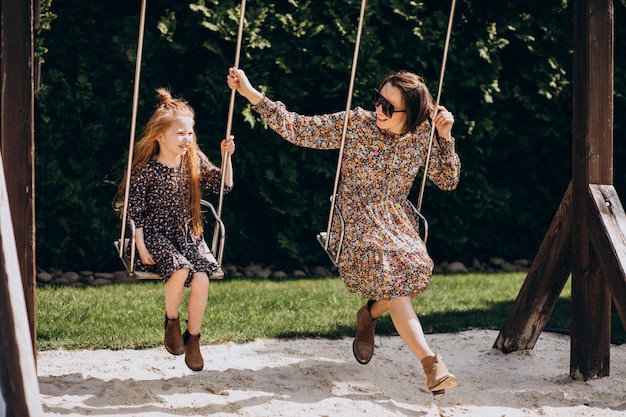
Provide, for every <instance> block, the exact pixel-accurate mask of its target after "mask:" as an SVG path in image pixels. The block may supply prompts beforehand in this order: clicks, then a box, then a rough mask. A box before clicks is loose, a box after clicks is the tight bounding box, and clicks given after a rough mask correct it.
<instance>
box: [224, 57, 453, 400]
mask: <svg viewBox="0 0 626 417" xmlns="http://www.w3.org/2000/svg"><path fill="white" fill-rule="evenodd" d="M227 83H228V86H229V87H230V88H231V89H236V90H237V91H238V92H239V94H241V95H242V96H243V97H245V98H246V99H247V100H248V101H249V102H250V103H251V104H252V106H253V107H252V108H253V109H254V110H255V111H257V112H258V113H259V114H260V115H261V117H262V118H263V120H264V121H265V122H266V123H267V124H268V125H269V126H270V127H271V128H272V129H274V130H275V131H276V132H277V133H278V134H280V135H281V136H282V137H283V138H284V139H286V140H288V141H289V142H291V143H294V144H296V145H299V146H305V147H310V148H317V149H337V148H339V147H340V143H341V136H342V130H343V122H344V116H345V113H344V112H340V113H335V114H327V115H319V116H303V115H300V114H297V113H294V112H290V111H288V110H287V109H286V108H285V105H284V104H283V103H281V102H278V101H271V100H270V99H268V98H267V97H265V96H264V95H263V94H261V93H260V92H259V91H258V90H257V89H255V88H254V87H253V86H252V85H251V84H250V82H249V80H248V78H247V76H246V74H245V73H244V72H243V71H242V70H240V69H237V68H230V70H229V73H228V76H227ZM373 104H374V107H375V111H366V110H364V109H362V108H359V107H357V108H356V109H354V110H353V111H351V112H350V118H349V122H348V123H349V129H348V134H347V136H346V141H345V148H344V153H343V161H342V165H341V182H340V185H339V188H338V191H337V200H336V201H337V206H338V207H339V209H340V210H341V212H342V213H343V216H344V219H345V234H344V241H343V246H342V250H341V254H340V258H339V261H338V269H339V273H340V275H341V277H342V279H343V281H344V283H345V285H346V287H347V288H348V290H349V291H351V292H355V293H358V294H359V295H361V296H363V297H365V298H367V299H368V300H369V301H368V302H367V303H366V304H365V305H364V306H363V307H361V309H359V311H358V312H357V324H356V337H355V339H354V343H353V346H352V350H353V353H354V356H355V358H356V360H357V361H358V362H359V363H361V364H367V363H368V362H369V361H370V359H371V358H372V355H373V354H374V330H375V326H376V320H377V319H378V317H380V316H381V315H383V314H384V313H386V312H389V313H390V315H391V319H392V321H393V324H394V326H395V327H396V330H397V331H398V333H399V334H400V336H401V337H402V339H403V340H404V341H405V343H406V344H407V346H408V347H409V348H410V350H411V351H412V352H413V354H414V355H415V356H416V357H417V359H418V360H420V361H421V364H422V366H423V368H424V372H425V373H426V380H427V381H426V383H427V386H428V389H429V390H430V391H431V392H432V393H433V394H434V395H441V394H443V392H444V390H445V389H446V388H452V387H454V386H456V385H457V384H458V382H457V379H456V377H455V376H454V375H452V374H451V373H450V372H449V371H448V369H447V368H446V366H445V365H444V363H443V361H442V359H441V356H440V355H439V354H436V353H434V352H433V351H432V350H431V349H430V347H429V346H428V344H427V343H426V339H425V337H424V332H423V330H422V326H421V324H420V321H419V319H418V317H417V314H416V313H415V310H414V309H413V305H412V301H413V299H414V298H415V297H416V296H417V295H418V294H419V293H421V292H422V291H424V290H425V289H426V288H427V287H428V285H429V283H430V279H431V273H432V269H433V261H432V259H431V258H430V257H429V255H428V252H427V251H426V246H425V244H424V242H423V241H422V239H421V238H420V236H419V233H418V232H417V226H418V225H417V223H416V221H415V219H414V216H413V213H412V211H411V207H410V205H409V202H408V199H407V198H408V194H409V191H410V189H411V185H412V183H413V180H414V178H415V176H416V175H417V173H418V172H419V171H420V170H421V169H423V168H424V165H425V159H426V154H427V149H428V143H429V139H430V122H429V117H433V116H434V113H435V108H434V103H433V100H432V97H431V95H430V92H429V91H428V89H427V87H426V85H425V83H424V81H423V79H422V78H421V77H420V76H418V75H416V74H414V73H412V72H408V71H400V72H396V73H393V74H390V75H389V76H387V77H386V78H385V79H384V80H383V81H382V82H381V83H380V85H379V87H378V89H375V90H374V96H373ZM437 110H438V111H437V115H436V116H435V118H434V120H433V123H434V124H435V126H436V128H437V132H438V136H437V138H436V140H435V141H434V143H433V149H432V154H431V159H430V164H429V168H428V176H429V177H430V178H431V180H433V182H434V183H435V184H436V185H437V186H439V187H440V188H441V189H444V190H452V189H454V188H456V186H457V183H458V181H459V172H460V161H459V157H458V155H457V154H456V152H455V149H454V138H453V137H452V134H451V130H452V124H453V123H454V117H453V116H452V114H451V113H450V112H449V111H447V110H446V109H445V107H443V106H439V108H438V109H437ZM334 217H335V218H334V219H333V222H334V223H333V224H334V225H336V224H337V223H338V214H337V213H335V216H334ZM334 230H337V227H334ZM337 234H338V233H334V234H333V236H336V235H337ZM335 240H336V239H335ZM330 243H331V244H332V243H333V239H332V238H331V241H330Z"/></svg>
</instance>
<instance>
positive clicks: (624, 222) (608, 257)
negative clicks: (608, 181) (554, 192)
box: [589, 184, 626, 329]
mask: <svg viewBox="0 0 626 417" xmlns="http://www.w3.org/2000/svg"><path fill="white" fill-rule="evenodd" d="M589 214H590V216H589V225H590V228H589V230H590V236H591V244H592V246H593V249H594V253H595V254H596V255H597V256H598V260H599V262H600V267H601V268H602V272H603V275H604V277H605V278H606V284H607V286H608V287H609V291H610V293H611V297H612V298H613V303H614V304H615V309H616V310H617V314H618V315H619V317H620V320H621V322H622V326H624V328H625V329H626V214H625V213H624V208H623V207H622V204H621V202H620V200H619V196H618V195H617V191H615V188H614V187H613V186H610V185H596V184H591V185H590V186H589Z"/></svg>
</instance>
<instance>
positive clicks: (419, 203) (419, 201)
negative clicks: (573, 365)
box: [417, 0, 456, 212]
mask: <svg viewBox="0 0 626 417" xmlns="http://www.w3.org/2000/svg"><path fill="white" fill-rule="evenodd" d="M455 6H456V0H452V5H451V6H450V16H449V18H448V30H447V32H446V43H445V45H444V48H443V60H442V63H441V72H440V74H439V86H438V87H437V100H436V101H435V114H434V116H433V120H435V117H437V113H439V100H440V99H441V89H442V87H443V75H444V73H445V70H446V60H447V57H448V46H449V45H450V33H451V32H452V18H453V17H454V9H455ZM434 137H435V123H433V124H432V126H431V129H430V139H429V141H428V153H427V154H426V163H425V164H424V175H423V176H422V185H421V187H420V192H419V196H418V199H417V211H419V212H421V211H422V200H423V198H424V189H425V188H426V178H427V177H428V165H429V164H430V153H431V151H432V149H433V138H434Z"/></svg>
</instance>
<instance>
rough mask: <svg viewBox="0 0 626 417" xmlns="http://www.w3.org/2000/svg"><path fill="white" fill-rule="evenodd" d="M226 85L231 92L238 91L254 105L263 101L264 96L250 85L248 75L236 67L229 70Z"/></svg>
mask: <svg viewBox="0 0 626 417" xmlns="http://www.w3.org/2000/svg"><path fill="white" fill-rule="evenodd" d="M226 83H227V84H228V87H229V88H230V89H231V90H233V89H234V90H237V92H238V93H239V94H241V95H242V96H243V97H245V98H247V99H248V101H249V102H250V103H251V104H252V105H256V104H259V102H260V101H261V100H262V99H263V94H261V93H260V92H259V91H258V90H257V89H256V88H254V87H253V86H252V84H250V80H248V77H247V76H246V73H245V72H244V71H243V70H241V69H238V68H235V67H231V68H229V69H228V76H227V77H226Z"/></svg>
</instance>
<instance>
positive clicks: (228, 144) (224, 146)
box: [220, 135, 235, 158]
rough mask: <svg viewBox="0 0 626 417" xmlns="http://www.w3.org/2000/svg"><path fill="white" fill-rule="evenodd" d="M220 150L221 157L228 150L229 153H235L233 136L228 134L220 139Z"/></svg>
mask: <svg viewBox="0 0 626 417" xmlns="http://www.w3.org/2000/svg"><path fill="white" fill-rule="evenodd" d="M220 150H221V151H222V158H223V157H224V154H225V153H226V152H228V154H229V155H232V154H233V153H235V137H234V136H233V135H230V136H229V137H228V138H227V139H224V140H222V142H221V143H220Z"/></svg>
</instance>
